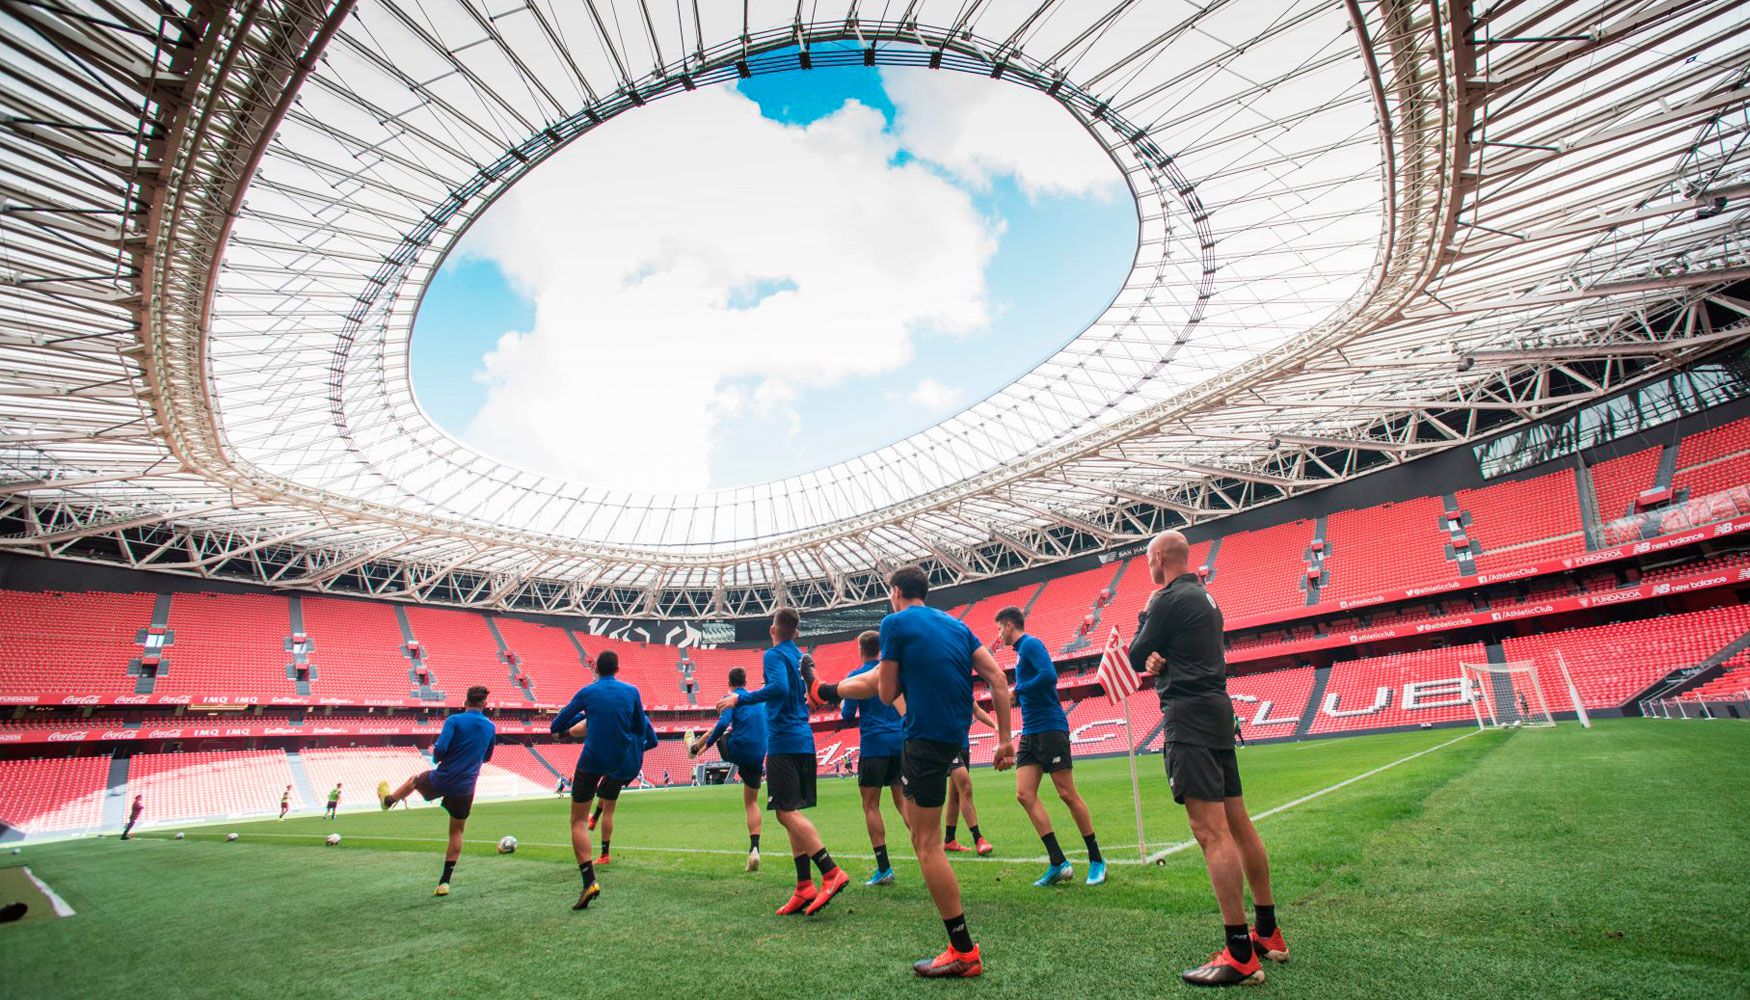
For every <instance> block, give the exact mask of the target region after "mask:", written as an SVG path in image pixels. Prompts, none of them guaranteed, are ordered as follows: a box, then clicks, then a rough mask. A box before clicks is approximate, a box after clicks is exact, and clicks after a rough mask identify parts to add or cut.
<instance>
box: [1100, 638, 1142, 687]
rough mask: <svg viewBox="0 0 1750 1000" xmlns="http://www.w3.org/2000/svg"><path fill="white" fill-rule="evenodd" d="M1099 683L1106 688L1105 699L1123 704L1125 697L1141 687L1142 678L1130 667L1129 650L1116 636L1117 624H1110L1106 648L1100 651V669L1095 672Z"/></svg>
mask: <svg viewBox="0 0 1750 1000" xmlns="http://www.w3.org/2000/svg"><path fill="white" fill-rule="evenodd" d="M1097 674H1098V676H1099V678H1100V684H1101V686H1103V687H1104V688H1105V689H1106V700H1107V701H1109V702H1111V703H1112V704H1114V705H1119V704H1123V702H1124V700H1125V699H1126V698H1129V697H1130V696H1131V695H1133V694H1135V693H1136V692H1137V691H1139V690H1141V689H1142V678H1141V677H1139V676H1137V673H1136V671H1135V670H1132V669H1131V668H1130V652H1129V651H1128V650H1126V649H1125V648H1124V640H1123V639H1121V638H1119V636H1118V626H1116V625H1114V626H1112V634H1111V635H1109V636H1107V637H1106V648H1105V649H1104V650H1102V651H1101V652H1100V669H1099V671H1098V672H1097Z"/></svg>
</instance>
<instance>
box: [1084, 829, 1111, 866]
mask: <svg viewBox="0 0 1750 1000" xmlns="http://www.w3.org/2000/svg"><path fill="white" fill-rule="evenodd" d="M1082 843H1084V844H1086V845H1088V860H1089V861H1104V860H1106V859H1105V858H1103V857H1101V856H1100V839H1099V838H1098V837H1096V836H1094V835H1093V834H1091V833H1090V834H1088V835H1087V836H1086V837H1083V838H1082Z"/></svg>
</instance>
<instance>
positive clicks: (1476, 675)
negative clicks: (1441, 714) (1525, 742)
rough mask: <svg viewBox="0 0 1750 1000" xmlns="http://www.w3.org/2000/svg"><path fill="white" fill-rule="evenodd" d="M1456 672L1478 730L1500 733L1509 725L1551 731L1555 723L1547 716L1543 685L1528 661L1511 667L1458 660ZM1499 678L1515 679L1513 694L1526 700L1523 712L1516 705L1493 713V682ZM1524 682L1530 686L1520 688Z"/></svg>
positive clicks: (1518, 662)
mask: <svg viewBox="0 0 1750 1000" xmlns="http://www.w3.org/2000/svg"><path fill="white" fill-rule="evenodd" d="M1458 668H1459V670H1461V671H1463V675H1464V681H1465V689H1466V690H1465V696H1466V698H1467V699H1468V700H1469V701H1470V706H1471V711H1472V712H1474V713H1475V714H1476V719H1477V728H1478V729H1490V728H1495V729H1500V728H1505V727H1507V726H1513V725H1518V726H1525V727H1527V728H1531V729H1553V728H1555V724H1556V720H1555V716H1554V715H1552V714H1550V710H1549V699H1548V698H1545V697H1544V694H1543V684H1542V683H1540V682H1539V681H1538V678H1537V664H1535V663H1533V662H1531V661H1530V660H1520V661H1517V662H1514V663H1465V662H1463V661H1462V660H1461V661H1459V664H1458ZM1501 675H1508V676H1512V675H1519V677H1518V678H1516V680H1515V683H1514V684H1513V690H1514V692H1515V693H1516V694H1519V695H1522V696H1523V695H1529V696H1530V698H1529V699H1528V703H1527V705H1526V707H1525V711H1523V712H1522V711H1520V710H1519V707H1518V706H1517V705H1513V706H1509V707H1508V709H1507V710H1505V711H1497V709H1496V705H1495V687H1494V678H1495V677H1498V676H1501ZM1525 679H1529V680H1530V682H1531V683H1530V684H1529V685H1526V684H1524V683H1523V681H1524V680H1525Z"/></svg>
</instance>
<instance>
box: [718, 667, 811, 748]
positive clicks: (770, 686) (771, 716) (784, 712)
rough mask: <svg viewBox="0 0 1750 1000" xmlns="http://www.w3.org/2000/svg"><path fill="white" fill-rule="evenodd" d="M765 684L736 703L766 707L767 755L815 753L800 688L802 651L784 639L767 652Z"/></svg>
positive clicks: (805, 701)
mask: <svg viewBox="0 0 1750 1000" xmlns="http://www.w3.org/2000/svg"><path fill="white" fill-rule="evenodd" d="M761 666H762V669H763V671H764V674H765V678H764V682H763V683H762V684H761V685H760V686H759V688H758V689H757V690H753V691H749V692H748V693H747V694H744V695H741V696H740V699H739V701H738V702H737V704H741V705H749V704H752V705H764V706H766V723H767V730H766V753H767V754H768V755H771V754H781V753H807V754H811V753H813V752H814V730H813V729H810V728H809V726H808V693H807V692H806V691H805V690H803V686H802V651H801V650H799V649H797V648H796V643H795V641H794V640H789V639H786V640H785V641H783V642H780V643H778V644H777V645H776V646H773V647H772V648H771V649H768V650H766V655H765V657H764V659H763V661H762V664H761Z"/></svg>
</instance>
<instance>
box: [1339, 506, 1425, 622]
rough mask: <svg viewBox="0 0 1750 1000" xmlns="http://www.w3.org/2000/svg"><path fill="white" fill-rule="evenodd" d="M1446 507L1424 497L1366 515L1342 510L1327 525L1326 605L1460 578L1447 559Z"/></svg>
mask: <svg viewBox="0 0 1750 1000" xmlns="http://www.w3.org/2000/svg"><path fill="white" fill-rule="evenodd" d="M1450 538H1451V535H1450V533H1449V532H1448V531H1447V529H1446V504H1445V502H1444V501H1442V500H1441V499H1440V498H1439V497H1418V498H1416V499H1414V500H1406V501H1403V502H1402V503H1388V504H1381V505H1380V506H1378V507H1368V508H1365V509H1363V510H1342V511H1338V512H1336V513H1335V514H1332V515H1331V516H1330V517H1329V518H1328V519H1327V520H1326V522H1325V559H1324V568H1325V573H1326V575H1327V579H1329V581H1330V583H1329V584H1328V585H1327V586H1326V587H1325V588H1324V589H1323V590H1321V591H1320V593H1319V598H1320V600H1322V601H1332V600H1341V599H1343V598H1346V597H1364V596H1367V595H1370V594H1379V593H1384V592H1385V591H1387V590H1392V589H1394V588H1400V587H1408V586H1412V585H1415V584H1421V583H1436V582H1439V581H1442V580H1451V579H1453V578H1454V577H1456V576H1458V562H1457V561H1456V560H1454V559H1452V558H1449V557H1448V556H1447V554H1446V545H1447V542H1448V541H1449V540H1450Z"/></svg>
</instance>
